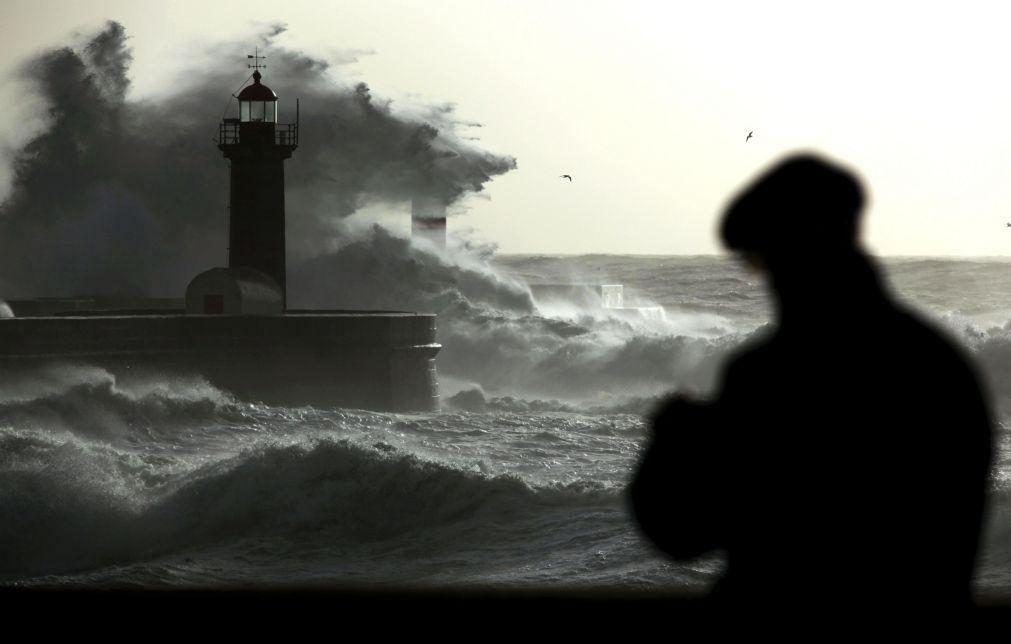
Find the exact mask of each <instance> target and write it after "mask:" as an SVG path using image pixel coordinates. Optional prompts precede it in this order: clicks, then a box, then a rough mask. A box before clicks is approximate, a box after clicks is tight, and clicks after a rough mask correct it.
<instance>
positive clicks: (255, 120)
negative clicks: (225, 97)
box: [218, 54, 298, 311]
mask: <svg viewBox="0 0 1011 644" xmlns="http://www.w3.org/2000/svg"><path fill="white" fill-rule="evenodd" d="M250 58H253V59H254V64H253V65H251V66H252V67H253V68H254V69H253V75H252V79H253V83H252V84H251V85H248V86H246V87H245V88H244V89H243V90H242V91H241V92H239V95H238V96H236V98H237V99H238V106H237V107H238V117H231V118H226V119H224V120H222V121H221V126H220V130H219V136H218V149H220V150H221V152H222V153H223V154H224V156H225V158H226V159H228V162H229V165H230V166H231V167H230V189H229V193H230V198H229V215H228V268H229V269H231V270H232V271H234V272H237V271H243V272H244V273H245V274H247V275H256V273H259V274H262V275H263V276H266V277H268V278H269V279H270V280H272V281H273V282H275V283H276V286H277V287H278V288H279V289H280V295H281V310H282V311H283V310H285V309H286V307H287V294H286V291H287V284H286V276H285V218H284V162H285V160H287V159H289V158H291V155H292V153H293V152H294V151H295V148H297V147H298V108H297V103H296V110H295V122H294V123H287V124H282V123H278V117H279V114H280V111H279V108H278V100H277V94H275V93H274V92H273V90H271V89H270V88H269V87H267V86H266V85H264V84H263V82H262V79H263V76H262V74H260V69H261V68H263V67H264V65H261V64H260V60H261V59H262V57H261V56H259V55H258V54H257V55H256V56H250ZM249 269H252V271H250V270H249ZM236 274H238V273H236ZM257 277H258V281H260V282H263V281H264V280H263V279H262V277H260V276H257Z"/></svg>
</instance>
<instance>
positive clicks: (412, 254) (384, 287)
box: [288, 225, 534, 314]
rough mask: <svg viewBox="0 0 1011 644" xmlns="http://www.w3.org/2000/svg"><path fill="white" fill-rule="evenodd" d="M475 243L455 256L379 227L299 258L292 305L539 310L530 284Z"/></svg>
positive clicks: (293, 277)
mask: <svg viewBox="0 0 1011 644" xmlns="http://www.w3.org/2000/svg"><path fill="white" fill-rule="evenodd" d="M488 252H490V251H488V250H487V249H485V248H483V247H480V246H475V245H471V246H470V247H469V248H466V249H461V250H460V252H459V253H457V254H456V255H455V256H454V257H453V259H452V260H450V259H449V258H447V257H445V256H442V255H439V254H436V253H433V252H430V251H427V250H425V249H421V248H417V247H415V246H413V245H411V243H410V241H409V240H407V239H404V238H401V237H396V236H395V235H393V234H392V233H390V232H389V231H388V230H386V229H385V228H382V227H381V226H378V225H374V226H372V228H371V229H369V230H368V231H367V232H365V233H363V234H360V235H359V236H358V237H356V238H355V239H353V240H350V241H349V242H348V243H346V244H345V245H343V246H341V247H340V248H338V249H336V250H334V251H333V252H330V253H327V254H325V255H320V256H318V257H315V258H313V259H310V260H307V261H305V262H302V263H300V264H298V265H297V266H296V267H295V268H294V270H293V271H292V273H291V277H290V278H289V281H290V282H291V287H290V290H289V295H288V297H289V301H290V302H292V303H293V306H295V307H306V308H351V309H356V308H357V309H362V308H372V309H414V310H421V311H426V312H432V313H447V314H453V312H454V311H470V310H473V309H475V308H479V309H481V310H492V311H506V312H509V313H512V314H530V313H533V312H534V306H533V301H532V300H531V298H530V292H529V290H528V289H527V288H526V287H525V286H523V285H522V284H520V283H518V282H516V281H514V280H512V279H510V278H508V277H505V276H502V275H499V274H498V273H496V272H495V271H493V270H492V269H491V267H490V266H489V265H488V264H487V253H488Z"/></svg>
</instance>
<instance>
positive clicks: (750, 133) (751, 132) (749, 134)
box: [744, 130, 755, 143]
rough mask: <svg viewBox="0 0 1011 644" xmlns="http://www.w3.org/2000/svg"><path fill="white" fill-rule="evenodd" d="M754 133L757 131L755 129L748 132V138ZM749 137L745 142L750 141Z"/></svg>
mask: <svg viewBox="0 0 1011 644" xmlns="http://www.w3.org/2000/svg"><path fill="white" fill-rule="evenodd" d="M754 133H755V131H754V130H752V131H750V132H748V139H750V138H751V135H752V134H754ZM748 139H744V142H745V143H747V142H748Z"/></svg>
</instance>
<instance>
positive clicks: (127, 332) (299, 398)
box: [0, 312, 441, 411]
mask: <svg viewBox="0 0 1011 644" xmlns="http://www.w3.org/2000/svg"><path fill="white" fill-rule="evenodd" d="M440 348H441V347H440V345H438V344H437V343H436V341H435V316H434V315H427V314H415V313H396V312H390V313H358V312H325V313H323V312H313V313H294V314H286V315H274V316H226V315H89V316H72V315H71V316H60V317H35V318H5V319H2V320H0V365H4V366H15V367H16V366H19V365H31V364H37V363H43V362H63V363H66V362H87V363H89V364H98V365H101V366H105V367H107V368H109V369H111V370H113V371H114V372H115V371H116V370H137V369H161V370H167V371H171V372H187V373H199V374H201V375H203V376H205V377H206V378H207V379H208V380H209V381H210V382H212V383H213V384H214V385H216V386H218V387H221V388H223V389H226V390H228V391H230V392H232V393H234V394H236V395H237V396H239V397H241V398H246V399H255V400H262V401H264V402H269V403H276V404H286V405H300V404H313V405H328V406H340V407H352V408H361V409H374V410H381V411H431V410H435V409H437V408H438V405H439V391H438V381H437V378H436V371H435V356H436V354H437V353H438V351H439V349H440Z"/></svg>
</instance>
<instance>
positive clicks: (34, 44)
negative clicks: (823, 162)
mask: <svg viewBox="0 0 1011 644" xmlns="http://www.w3.org/2000/svg"><path fill="white" fill-rule="evenodd" d="M881 4H883V3H871V2H868V3H857V2H850V3H846V5H842V4H841V3H840V5H839V6H840V8H838V9H826V8H824V7H822V6H821V5H819V4H817V3H811V2H763V3H757V2H733V3H730V2H708V3H701V2H684V3H674V2H670V3H661V2H655V1H644V2H634V1H631V0H622V1H621V2H593V1H587V0H582V1H578V2H567V1H559V0H553V1H551V2H547V1H541V2H534V1H527V0H507V1H506V0H504V1H499V0H441V1H435V0H431V1H428V2H420V1H415V2H409V1H404V0H398V1H393V0H369V1H357V0H356V1H345V0H341V1H332V2H320V1H318V0H316V1H307V2H294V1H287V2H279V1H277V0H272V1H269V2H261V1H259V0H243V1H242V2H220V1H219V2H206V1H199V2H190V1H185V2H183V1H165V2H138V1H136V0H123V1H111V0H110V1H103V2H97V1H96V2H88V1H83V0H82V1H68V0H63V1H60V2H52V1H49V0H46V1H40V0H3V2H2V4H0V42H3V43H4V60H3V61H2V62H0V74H3V77H4V78H5V81H4V83H3V85H0V88H2V89H0V99H2V100H3V101H5V102H8V103H9V102H11V101H14V102H15V107H16V109H12V110H5V113H6V114H7V115H8V118H5V119H4V120H2V121H0V141H2V142H3V143H4V144H5V145H7V146H10V145H12V144H16V143H17V141H19V140H21V138H23V137H24V136H25V134H24V132H25V131H26V130H25V123H26V121H24V120H22V119H21V118H20V117H21V116H23V115H25V114H26V113H27V114H28V115H29V116H30V112H31V111H32V110H33V109H37V106H36V105H34V104H33V103H32V101H31V99H30V97H24V96H19V95H17V94H15V93H14V92H13V88H14V87H15V85H14V84H12V83H11V82H9V77H10V75H11V74H12V72H13V70H14V69H15V68H16V65H17V63H18V62H19V61H21V60H24V59H25V58H26V57H28V56H30V55H32V54H33V53H37V52H39V51H41V50H42V49H44V48H47V47H52V46H59V45H66V44H72V43H73V42H74V36H73V34H74V32H75V31H80V32H82V33H88V32H91V31H93V30H95V29H97V28H99V27H101V25H102V23H103V22H104V21H105V20H108V19H112V20H117V21H119V22H121V23H122V24H123V25H124V26H125V27H126V30H127V32H128V34H130V35H131V37H132V39H131V45H132V48H133V55H134V64H133V67H132V79H133V86H132V88H131V92H132V96H133V97H134V98H143V97H146V96H152V95H156V94H157V93H158V92H159V91H164V87H163V86H162V84H163V83H164V82H165V79H169V78H171V77H172V73H173V71H174V70H178V69H180V68H182V67H185V66H187V65H186V64H185V63H186V59H187V55H188V52H191V51H196V50H197V49H198V48H200V45H201V44H206V43H210V42H214V41H215V40H217V39H224V38H228V39H233V38H235V37H242V36H246V35H248V36H249V37H250V42H251V45H252V43H253V39H252V34H254V33H256V32H257V25H263V24H267V23H273V22H283V23H285V24H287V26H288V31H287V32H286V33H285V34H283V35H282V36H281V38H280V39H279V42H280V43H283V44H284V45H285V46H288V47H291V48H299V49H303V50H305V51H307V52H308V53H310V54H313V55H316V56H318V57H321V58H324V59H327V60H331V61H333V62H335V63H338V62H342V61H343V64H339V65H336V66H335V67H334V68H333V73H334V74H335V75H337V76H343V77H344V79H345V80H353V81H357V80H362V81H365V82H367V83H368V84H369V85H370V86H371V87H372V89H373V92H374V93H375V94H376V95H379V96H384V97H390V98H393V99H395V100H396V101H397V103H395V104H400V103H402V104H405V105H407V104H409V103H418V102H431V103H444V102H452V103H455V104H456V108H457V111H458V116H459V117H460V118H461V119H463V120H468V121H476V122H480V123H482V124H483V126H484V127H482V128H479V129H478V128H475V129H474V132H475V135H476V136H479V137H480V142H479V145H482V146H484V147H485V148H486V149H488V150H490V151H493V152H496V153H502V154H509V155H512V156H515V157H516V159H517V162H518V168H517V169H516V170H514V171H512V172H509V173H508V174H505V175H503V176H501V177H498V178H496V179H495V180H494V181H492V182H491V183H490V184H489V185H488V188H487V190H486V192H485V196H486V197H488V198H474V197H470V198H468V199H467V200H466V201H465V203H464V204H463V206H464V207H463V208H461V209H460V210H461V212H460V213H459V214H458V215H457V216H456V217H454V218H453V219H451V224H450V225H451V227H454V228H460V227H467V228H472V229H474V230H475V231H476V233H477V234H478V235H479V236H480V237H481V238H483V239H485V240H489V241H494V242H496V243H498V244H499V245H500V247H501V249H502V250H503V251H505V252H537V253H586V252H600V253H650V254H701V253H712V252H718V251H719V245H718V243H717V240H716V237H715V223H716V221H717V217H718V215H719V212H720V209H721V207H722V205H723V204H724V203H725V202H726V200H727V199H728V197H729V196H730V195H731V193H732V192H733V191H734V190H735V189H737V188H738V187H740V186H741V185H742V184H743V183H744V182H745V181H747V179H748V178H749V177H750V176H752V175H753V174H754V173H755V172H757V171H758V170H759V169H761V168H762V167H763V166H765V165H766V164H768V163H769V162H771V161H772V160H774V159H776V158H778V157H780V156H781V155H783V154H784V153H786V152H788V151H790V150H796V149H815V150H820V151H822V152H824V153H826V154H828V155H829V156H832V157H834V158H836V159H839V160H841V161H844V162H845V163H847V164H848V165H850V166H851V167H853V168H856V169H858V170H859V172H860V173H861V174H862V176H863V177H864V178H865V180H866V182H867V183H868V185H869V191H870V194H871V206H870V209H869V211H868V213H867V214H868V222H867V240H868V242H869V246H870V247H871V248H872V249H873V250H875V251H876V252H879V253H882V254H889V255H962V256H969V255H1006V254H1008V249H1009V248H1011V228H1008V227H1007V226H1006V225H1005V224H1006V222H1011V119H1009V116H1011V81H1009V70H1008V61H1011V38H1008V37H1007V35H1006V31H1007V29H1008V25H1009V24H1011V23H1009V21H1008V20H1007V18H1008V14H1007V13H1005V12H1003V10H1001V9H999V8H998V4H997V3H985V4H984V3H970V2H961V3H958V4H957V5H956V4H955V3H945V4H944V5H942V4H940V3H936V4H935V3H928V2H916V3H903V4H900V3H889V6H888V8H882V7H881V6H876V5H881ZM843 6H845V7H846V8H845V9H844V8H843ZM266 53H267V55H268V56H269V54H270V52H269V51H268V52H266ZM352 60H357V62H349V61H352ZM244 62H245V61H241V60H238V61H234V60H220V61H208V62H207V64H212V65H221V66H223V67H227V66H234V67H235V76H236V85H237V84H238V83H240V82H241V81H242V79H243V78H245V76H246V73H247V72H246V70H245V68H244ZM268 66H269V63H268ZM267 74H268V75H269V69H268V71H267ZM234 89H235V87H222V88H221V90H222V99H223V102H224V101H227V99H228V96H229V94H230V93H231V92H232V91H234ZM286 98H287V97H284V96H282V97H281V100H282V102H283V101H285V99H286ZM302 109H303V110H308V109H312V108H311V106H309V105H303V106H302ZM12 114H17V115H18V116H19V118H18V119H16V120H15V119H12V118H11V115H12ZM282 120H284V119H283V118H282ZM29 125H30V124H29ZM211 127H212V128H213V124H212V126H211ZM752 130H753V131H754V138H753V139H752V140H751V141H749V142H748V143H745V137H746V136H747V134H748V132H749V131H752ZM28 131H30V127H29V130H28ZM304 135H305V136H311V133H309V132H306V133H304ZM209 153H212V154H216V153H217V151H216V150H214V149H213V147H211V148H210V149H209ZM561 174H571V175H572V177H573V181H572V183H571V184H570V183H569V182H568V181H565V180H563V179H560V178H559V175H561ZM226 176H227V175H226V166H225V164H224V162H222V181H226V180H227V179H226ZM8 181H9V170H5V171H0V184H3V183H6V182H8ZM5 190H6V186H5V185H4V186H3V187H0V191H5Z"/></svg>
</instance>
